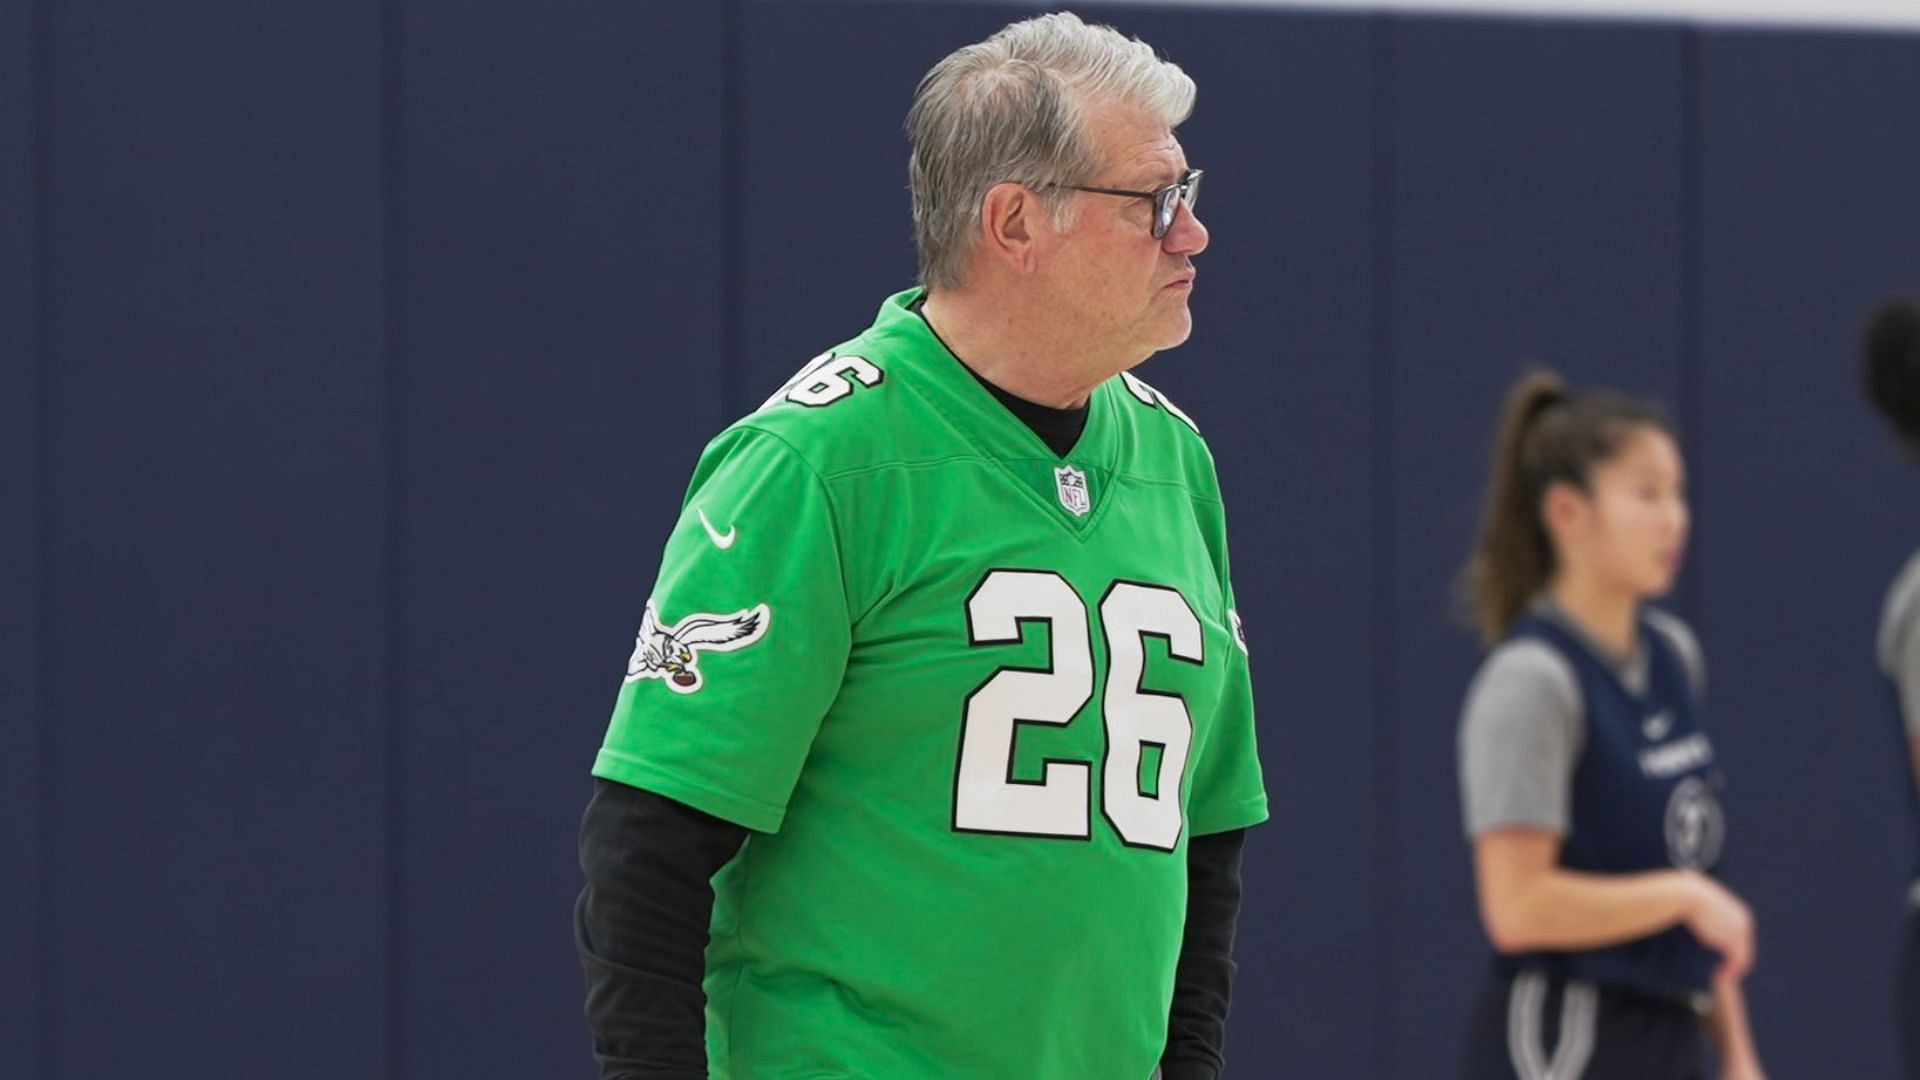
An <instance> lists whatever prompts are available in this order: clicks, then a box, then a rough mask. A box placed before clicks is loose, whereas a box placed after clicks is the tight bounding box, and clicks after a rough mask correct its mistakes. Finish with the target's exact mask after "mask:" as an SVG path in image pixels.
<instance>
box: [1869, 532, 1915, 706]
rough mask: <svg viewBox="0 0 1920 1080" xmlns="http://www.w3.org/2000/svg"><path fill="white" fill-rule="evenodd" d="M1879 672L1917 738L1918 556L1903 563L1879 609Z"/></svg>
mask: <svg viewBox="0 0 1920 1080" xmlns="http://www.w3.org/2000/svg"><path fill="white" fill-rule="evenodd" d="M1879 652H1880V670H1882V671H1884V672H1886V673H1887V677H1888V678H1890V679H1892V680H1893V682H1894V685H1895V686H1898V687H1899V688H1900V715H1902V716H1904V717H1905V718H1906V722H1907V734H1908V736H1910V737H1915V738H1920V554H1916V555H1915V556H1913V558H1911V559H1908V560H1907V565H1906V567H1905V568H1904V569H1902V570H1901V571H1900V576H1899V577H1897V578H1894V579H1893V587H1892V588H1891V589H1888V590H1887V603H1886V606H1885V607H1883V608H1881V610H1880V648H1879Z"/></svg>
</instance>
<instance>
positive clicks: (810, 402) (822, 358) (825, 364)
mask: <svg viewBox="0 0 1920 1080" xmlns="http://www.w3.org/2000/svg"><path fill="white" fill-rule="evenodd" d="M886 379H887V375H886V372H883V371H881V370H880V369H879V368H878V367H876V366H874V364H873V362H872V361H870V360H868V359H867V358H866V357H864V356H835V355H833V354H832V353H830V352H824V353H821V354H820V355H819V356H816V357H814V358H813V359H812V360H809V361H807V366H806V367H803V368H801V369H800V373H799V374H797V375H795V376H794V377H793V378H791V379H788V380H787V384H786V385H785V386H782V387H781V388H780V389H779V390H777V391H775V392H774V395H773V396H772V397H770V398H768V399H767V400H766V401H764V402H762V403H761V405H760V408H762V409H764V408H766V407H768V406H769V405H775V404H778V403H779V402H782V401H791V402H793V403H794V404H795V405H805V406H807V407H808V408H810V409H817V408H820V407H821V406H823V405H831V404H833V403H834V402H836V401H839V400H840V399H841V398H844V397H846V396H848V395H849V394H852V393H853V387H854V384H855V383H858V384H859V385H861V386H864V387H867V388H868V389H872V388H873V387H876V386H879V385H880V384H881V383H883V382H885V381H886Z"/></svg>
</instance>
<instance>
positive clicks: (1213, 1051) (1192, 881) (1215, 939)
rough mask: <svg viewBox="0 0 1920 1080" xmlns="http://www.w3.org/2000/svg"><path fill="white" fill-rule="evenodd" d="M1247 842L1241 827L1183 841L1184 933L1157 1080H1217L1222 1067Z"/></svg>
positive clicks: (1245, 832) (1223, 1063)
mask: <svg viewBox="0 0 1920 1080" xmlns="http://www.w3.org/2000/svg"><path fill="white" fill-rule="evenodd" d="M1246 838H1247V831H1246V830H1245V829H1234V830H1232V831H1229V832H1223V833H1212V834H1210V835H1207V836H1196V837H1194V838H1193V839H1191V840H1189V841H1188V842H1187V929H1186V934H1185V936H1184V937H1183V938H1182V939H1181V943H1180V966H1179V967H1178V968H1177V969H1176V970H1175V972H1174V977H1173V1007H1172V1008H1171V1009H1170V1010H1169V1011H1168V1015H1167V1049H1166V1051H1165V1052H1164V1053H1163V1054H1162V1055H1161V1057H1160V1074H1161V1077H1162V1080H1217V1078H1218V1077H1219V1075H1220V1071H1221V1069H1222V1068H1224V1067H1225V1060H1226V1058H1225V1055H1226V1043H1227V1004H1228V1002H1229V1000H1230V999H1231V998H1232V996H1233V972H1234V964H1233V934H1234V926H1235V924H1236V923H1237V922H1238V921H1239V917H1240V852H1241V849H1242V847H1244V846H1245V843H1246Z"/></svg>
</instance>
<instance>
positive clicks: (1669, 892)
mask: <svg viewBox="0 0 1920 1080" xmlns="http://www.w3.org/2000/svg"><path fill="white" fill-rule="evenodd" d="M1473 853H1474V873H1475V878H1476V880H1477V883H1478V885H1479V891H1480V916H1481V920H1482V921H1483V922H1484V923H1485V924H1486V928H1487V936H1488V937H1489V938H1491V939H1492V940H1493V945H1494V947H1495V948H1497V949H1499V950H1500V951H1501V952H1505V953H1518V952H1531V951H1535V950H1542V949H1594V948H1601V947H1603V946H1607V945H1617V944H1619V943H1621V942H1623V941H1632V940H1633V939H1635V938H1642V937H1646V936H1647V935H1649V934H1655V933H1658V932H1660V931H1662V930H1665V929H1667V928H1669V927H1672V926H1678V925H1685V926H1686V927H1687V928H1688V929H1690V930H1692V931H1693V933H1694V935H1695V936H1696V937H1698V938H1699V939H1700V941H1701V943H1702V944H1705V945H1706V946H1707V947H1708V948H1711V949H1713V950H1715V951H1716V952H1718V953H1720V955H1721V956H1722V958H1723V959H1724V961H1725V962H1724V964H1723V965H1722V968H1721V970H1722V971H1723V972H1729V971H1730V972H1733V973H1735V974H1738V975H1744V974H1746V971H1747V969H1748V968H1750V967H1751V966H1752V964H1753V916H1752V915H1751V914H1750V913H1749V912H1748V911H1747V908H1746V905H1745V904H1742V903H1741V902H1740V900H1739V899H1738V898H1737V897H1735V896H1734V895H1733V894H1732V893H1731V892H1728V891H1727V889H1726V888H1725V887H1724V886H1722V885H1720V884H1719V883H1718V882H1716V881H1714V880H1713V879H1712V878H1709V877H1707V876H1705V875H1703V874H1698V873H1694V872H1693V871H1689V870H1652V871H1647V872H1645V873H1638V874H1587V873H1580V872H1576V871H1571V870H1566V869H1562V868H1561V867H1560V865H1559V861H1560V837H1559V836H1557V835H1555V834H1553V833H1551V832H1546V831H1542V830H1538V829H1495V830H1491V831H1489V832H1486V833H1482V834H1481V835H1480V836H1479V837H1478V838H1477V839H1475V841H1474V846H1473Z"/></svg>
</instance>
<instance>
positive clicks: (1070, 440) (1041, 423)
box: [907, 293, 1093, 460]
mask: <svg viewBox="0 0 1920 1080" xmlns="http://www.w3.org/2000/svg"><path fill="white" fill-rule="evenodd" d="M926 301H927V298H926V295H925V294H924V293H923V294H922V295H921V296H920V298H919V299H918V300H915V301H913V302H912V303H911V304H909V305H907V307H908V310H910V311H912V312H913V313H914V314H915V315H918V316H919V317H920V321H921V322H922V323H925V324H926V327H927V331H928V332H929V333H931V334H932V335H933V338H934V340H935V341H938V342H939V343H940V345H941V347H942V348H944V349H946V350H947V352H948V354H949V355H951V356H953V357H954V359H956V360H959V357H960V354H959V353H957V352H954V351H953V346H952V345H950V344H948V342H947V339H946V338H943V337H941V336H940V329H939V328H938V327H936V326H934V325H933V320H931V319H929V318H927V302H926ZM960 365H961V367H963V368H965V369H966V372H967V374H969V375H972V376H973V381H975V382H977V383H979V384H980V385H981V386H982V387H985V388H986V391H987V393H989V394H992V395H993V397H994V400H996V401H998V402H999V403H1000V404H1001V405H1003V406H1005V407H1006V410H1007V411H1008V412H1010V413H1012V414H1013V415H1014V417H1015V418H1016V419H1018V420H1019V421H1020V422H1021V423H1023V424H1025V425H1027V428H1028V430H1030V431H1032V432H1033V433H1034V434H1035V435H1038V436H1040V441H1041V442H1043V443H1046V444H1047V449H1049V450H1052V451H1053V452H1054V454H1055V455H1056V456H1057V457H1059V458H1061V459H1062V460H1064V459H1066V458H1068V457H1071V456H1072V455H1073V450H1074V447H1076V446H1078V445H1080V436H1081V435H1084V434H1085V433H1086V430H1087V415H1088V414H1089V413H1091V412H1092V411H1093V396H1092V395H1091V394H1089V395H1088V396H1087V400H1085V401H1083V402H1081V403H1080V404H1079V405H1077V406H1075V407H1073V408H1071V409H1056V408H1054V407H1053V406H1051V405H1042V404H1041V403H1039V402H1037V401H1030V400H1028V399H1027V398H1023V397H1021V396H1020V395H1018V394H1016V393H1014V392H1013V391H1011V390H1006V389H1003V388H1001V387H999V386H995V385H994V384H993V383H992V382H989V381H988V380H987V377H986V376H985V375H982V374H980V373H979V372H978V371H976V370H974V368H973V365H971V364H969V363H967V362H966V361H964V360H960Z"/></svg>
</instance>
